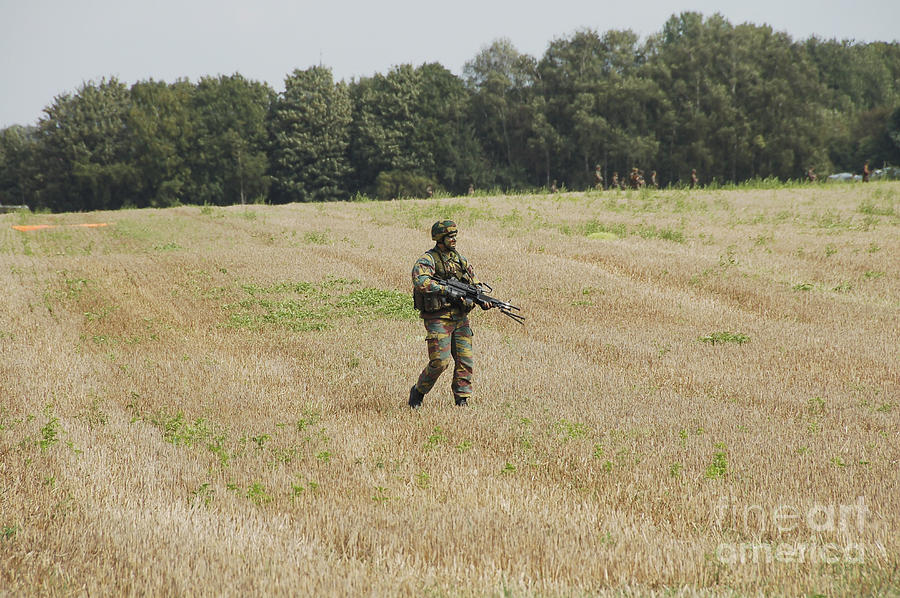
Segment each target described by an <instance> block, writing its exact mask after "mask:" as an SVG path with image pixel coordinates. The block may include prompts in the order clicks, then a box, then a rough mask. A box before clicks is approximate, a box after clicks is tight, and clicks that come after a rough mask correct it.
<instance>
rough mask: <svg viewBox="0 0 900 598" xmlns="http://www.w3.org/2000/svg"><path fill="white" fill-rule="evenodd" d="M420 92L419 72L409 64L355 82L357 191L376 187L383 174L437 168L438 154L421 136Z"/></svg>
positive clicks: (353, 149) (353, 143)
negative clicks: (378, 178)
mask: <svg viewBox="0 0 900 598" xmlns="http://www.w3.org/2000/svg"><path fill="white" fill-rule="evenodd" d="M420 92H421V85H420V76H419V73H417V72H416V70H415V69H414V68H413V67H412V66H411V65H408V64H404V65H400V66H396V67H394V68H393V69H391V71H390V72H389V73H388V74H387V75H381V74H376V75H375V76H374V77H370V78H363V79H361V80H359V81H357V82H356V83H355V84H354V85H353V86H352V93H351V96H352V100H353V119H352V120H353V122H352V125H351V131H352V134H351V142H350V155H351V159H352V162H353V166H354V169H355V171H356V177H355V178H354V183H355V186H356V187H357V188H358V189H364V190H371V189H373V186H374V183H375V179H376V178H377V177H378V175H379V174H380V173H382V172H387V171H395V170H396V171H407V172H417V173H419V174H422V175H424V174H426V173H428V172H429V171H432V170H433V169H434V164H435V162H434V156H433V155H432V154H431V152H430V148H429V147H428V145H427V143H426V137H425V136H424V135H422V134H421V129H422V126H423V125H422V115H421V114H420V113H419V111H418V110H417V106H418V102H419V94H420Z"/></svg>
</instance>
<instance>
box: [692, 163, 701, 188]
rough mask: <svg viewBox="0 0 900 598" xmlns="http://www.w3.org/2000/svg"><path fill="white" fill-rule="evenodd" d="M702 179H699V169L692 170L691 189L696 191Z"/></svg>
mask: <svg viewBox="0 0 900 598" xmlns="http://www.w3.org/2000/svg"><path fill="white" fill-rule="evenodd" d="M699 182H700V179H698V178H697V169H696V168H691V189H696V188H697V184H698V183H699Z"/></svg>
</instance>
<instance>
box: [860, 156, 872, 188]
mask: <svg viewBox="0 0 900 598" xmlns="http://www.w3.org/2000/svg"><path fill="white" fill-rule="evenodd" d="M870 174H872V171H871V170H869V161H868V160H866V163H865V164H863V180H862V182H864V183H868V182H869V175H870Z"/></svg>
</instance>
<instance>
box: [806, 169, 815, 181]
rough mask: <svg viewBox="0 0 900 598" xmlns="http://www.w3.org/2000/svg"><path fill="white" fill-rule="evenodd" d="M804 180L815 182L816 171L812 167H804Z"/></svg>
mask: <svg viewBox="0 0 900 598" xmlns="http://www.w3.org/2000/svg"><path fill="white" fill-rule="evenodd" d="M806 182H807V183H815V182H816V171H815V170H813V167H812V166H810V167H809V168H807V169H806Z"/></svg>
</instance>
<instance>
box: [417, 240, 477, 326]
mask: <svg viewBox="0 0 900 598" xmlns="http://www.w3.org/2000/svg"><path fill="white" fill-rule="evenodd" d="M425 253H427V254H428V255H430V256H431V260H432V261H433V262H434V276H433V278H436V279H437V280H442V281H443V280H449V279H450V278H453V277H454V276H455V277H456V278H457V279H459V280H462V281H464V282H467V279H468V277H469V272H468V262H467V261H466V258H464V257H463V256H461V255H460V254H458V253H457V254H456V255H457V256H458V257H459V262H457V261H456V260H452V257H451V260H450V262H449V263H447V262H445V261H444V260H443V259H441V255H440V253H439V252H438V251H437V250H435V249H429V250H428V251H426V252H425ZM448 266H449V268H448ZM454 266H455V267H454ZM457 270H458V271H457ZM413 305H415V308H416V309H417V310H419V311H420V312H422V313H434V312H437V311H441V310H443V309H450V308H451V307H452V306H451V304H450V300H449V299H448V298H447V297H445V296H443V295H437V294H428V295H426V294H424V293H422V292H420V291H419V290H418V289H413Z"/></svg>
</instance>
